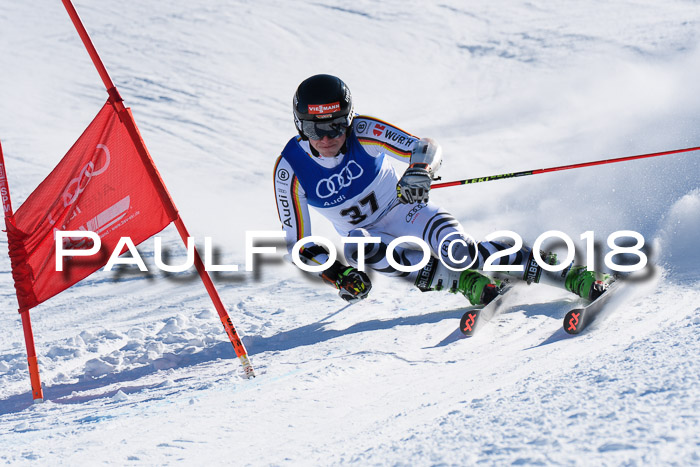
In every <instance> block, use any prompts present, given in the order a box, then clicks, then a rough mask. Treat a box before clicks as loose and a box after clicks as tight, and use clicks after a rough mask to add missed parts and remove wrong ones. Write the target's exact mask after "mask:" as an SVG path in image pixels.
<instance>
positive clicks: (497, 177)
mask: <svg viewBox="0 0 700 467" xmlns="http://www.w3.org/2000/svg"><path fill="white" fill-rule="evenodd" d="M699 150H700V146H698V147H694V148H686V149H674V150H672V151H663V152H653V153H650V154H639V155H636V156H627V157H618V158H615V159H604V160H600V161H593V162H582V163H580V164H571V165H560V166H559V167H549V168H547V169H535V170H524V171H522V172H513V173H505V174H499V175H489V176H486V177H475V178H467V179H465V180H457V181H454V182H444V183H435V184H433V185H432V186H431V188H445V187H448V186H456V185H470V184H472V183H481V182H491V181H493V180H502V179H505V178H515V177H524V176H527V175H537V174H543V173H547V172H556V171H558V170H569V169H578V168H581V167H590V166H592V165H602V164H612V163H614V162H624V161H631V160H634V159H644V158H647V157H658V156H666V155H669V154H679V153H682V152H691V151H699Z"/></svg>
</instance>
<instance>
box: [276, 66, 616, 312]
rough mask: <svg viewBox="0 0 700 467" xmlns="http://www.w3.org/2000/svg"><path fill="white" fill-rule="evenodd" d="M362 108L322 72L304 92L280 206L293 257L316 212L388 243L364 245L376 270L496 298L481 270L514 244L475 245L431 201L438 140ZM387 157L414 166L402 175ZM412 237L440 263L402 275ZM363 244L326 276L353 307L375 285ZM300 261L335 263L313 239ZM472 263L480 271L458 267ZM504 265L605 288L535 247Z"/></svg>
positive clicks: (594, 290)
mask: <svg viewBox="0 0 700 467" xmlns="http://www.w3.org/2000/svg"><path fill="white" fill-rule="evenodd" d="M353 110H354V109H353V103H352V96H351V94H350V90H349V89H348V87H347V86H346V85H345V83H343V81H342V80H340V79H339V78H337V77H335V76H331V75H315V76H312V77H310V78H308V79H306V80H305V81H303V82H302V83H301V84H300V85H299V87H298V89H297V91H296V93H295V95H294V102H293V111H294V121H295V124H296V127H297V130H298V133H299V136H295V137H293V138H292V139H291V140H289V142H288V143H287V145H286V146H285V148H284V150H283V151H282V154H281V155H280V156H279V158H278V159H277V162H276V163H275V169H274V187H275V198H276V200H277V209H278V213H279V218H280V221H281V223H282V228H283V229H284V231H285V233H286V242H287V246H288V250H289V251H290V253H291V250H292V247H293V245H295V244H296V243H297V241H299V240H301V239H302V238H304V237H308V236H310V235H311V223H310V217H309V206H312V207H313V208H315V209H316V210H318V212H320V213H321V214H322V215H323V216H324V217H326V218H327V219H329V220H330V221H331V222H332V223H333V225H334V227H335V229H336V230H337V231H338V233H339V234H340V235H342V236H348V237H379V238H380V239H381V241H380V242H379V243H367V244H366V245H365V246H364V252H365V264H366V265H367V266H369V267H370V268H372V269H374V270H376V271H379V272H381V273H384V274H388V275H392V276H398V277H402V278H404V279H406V280H409V281H412V282H413V283H414V284H415V285H416V286H417V287H418V288H419V289H421V290H423V291H428V290H442V289H444V290H448V291H450V292H452V293H457V292H459V293H462V294H464V296H465V297H467V298H468V299H469V301H470V302H471V303H472V304H485V303H488V302H489V301H491V300H492V299H493V298H494V297H495V296H496V295H497V294H498V290H497V288H496V286H495V285H494V283H492V281H491V280H490V278H489V277H487V276H484V275H482V274H480V273H479V272H477V271H476V270H477V269H481V268H482V267H483V265H484V262H485V260H486V258H487V257H488V256H490V255H491V254H492V253H494V252H496V251H499V250H504V249H506V248H508V247H510V245H508V244H506V243H502V242H480V243H477V244H475V243H474V242H473V241H471V240H470V239H469V238H468V237H465V235H464V231H463V228H462V226H461V225H460V223H459V222H458V221H457V220H456V219H455V218H454V217H453V216H451V215H450V214H449V213H447V212H446V211H445V210H443V209H441V208H439V207H438V206H436V205H434V204H433V203H430V202H429V201H428V195H429V191H430V185H431V181H432V180H434V179H435V177H436V173H437V171H438V169H439V168H440V165H441V164H442V149H441V147H440V146H439V145H438V144H437V143H436V142H435V141H434V140H432V139H430V138H418V137H416V136H413V135H412V134H410V133H407V132H405V131H403V130H401V129H399V128H397V127H395V126H394V125H391V124H389V123H387V122H384V121H382V120H378V119H376V118H372V117H368V116H364V115H356V114H354V112H353ZM387 157H393V158H395V159H398V160H400V161H404V162H406V163H408V168H407V169H406V171H405V172H404V173H403V175H402V176H401V177H398V176H397V174H396V172H395V170H394V168H393V167H392V166H391V165H390V164H389V162H388V161H387ZM402 236H414V237H418V238H420V239H423V241H424V242H425V243H427V244H428V245H429V247H430V253H431V257H430V260H429V261H428V263H427V264H426V265H425V266H424V267H423V268H422V269H420V270H417V271H413V272H401V271H399V270H397V269H396V268H394V267H392V266H391V265H390V264H389V261H388V260H387V258H386V253H387V245H388V244H389V243H390V242H391V241H392V240H393V239H395V238H398V237H402ZM358 248H359V247H358V244H357V243H347V244H346V246H345V251H344V253H345V258H346V260H347V261H348V262H349V263H350V264H349V265H345V264H343V263H341V262H340V261H337V260H336V261H335V262H334V263H333V264H332V265H330V267H328V269H326V270H325V271H323V272H322V273H321V277H322V278H323V279H324V280H325V281H326V282H328V283H330V284H331V285H333V286H334V287H336V288H337V289H338V290H339V294H340V296H341V297H342V298H344V299H345V300H348V301H355V300H360V299H363V298H366V297H367V295H368V293H369V291H370V289H371V283H370V279H369V277H368V276H367V274H365V273H364V272H363V271H360V270H358V269H357V266H358ZM448 252H449V253H450V254H448ZM475 257H476V258H475ZM300 258H301V260H302V261H303V262H304V263H306V264H309V265H318V264H325V263H326V262H327V260H328V250H326V249H325V247H323V246H321V245H318V244H314V243H307V244H305V245H304V246H303V247H302V248H301V250H300ZM423 258H424V252H423V251H422V250H420V249H414V248H411V247H410V245H407V244H405V245H404V246H403V247H401V246H399V247H397V248H396V249H394V252H393V259H394V260H395V261H396V262H397V263H398V264H400V265H403V266H411V265H416V264H418V263H419V262H420V261H421V260H423ZM472 260H474V262H473V264H472V265H471V266H470V268H472V269H468V270H464V271H461V270H458V271H455V270H454V269H460V267H461V265H463V264H470V263H471V262H472ZM498 264H517V265H522V266H524V272H522V273H514V275H516V276H517V277H518V278H519V279H523V280H527V281H528V282H540V281H542V282H546V283H550V284H552V285H559V286H563V287H566V288H567V289H568V290H570V291H572V292H574V293H576V294H578V295H580V296H582V297H585V298H589V299H594V298H596V297H597V296H598V295H600V293H602V290H603V288H604V284H603V283H602V282H601V281H597V280H596V278H595V277H594V273H593V272H592V271H590V272H589V271H586V270H585V267H581V266H571V265H570V266H569V268H568V269H567V270H565V273H564V274H562V273H561V272H557V273H548V272H547V271H545V270H543V269H542V268H541V267H540V266H539V265H537V263H536V262H535V261H534V259H533V256H532V252H531V250H530V248H527V247H523V248H522V249H521V250H519V251H517V252H514V253H512V254H510V255H508V256H503V257H502V258H501V259H500V262H499V263H498Z"/></svg>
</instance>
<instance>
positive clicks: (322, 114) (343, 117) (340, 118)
mask: <svg viewBox="0 0 700 467" xmlns="http://www.w3.org/2000/svg"><path fill="white" fill-rule="evenodd" d="M293 108H294V124H295V125H296V127H297V130H298V131H299V134H300V135H301V137H302V138H303V139H308V138H312V139H321V138H323V137H324V136H329V137H331V138H335V137H338V136H340V135H341V134H342V133H343V132H344V131H346V130H347V128H349V127H350V125H351V124H352V119H353V116H354V115H353V107H352V95H351V94H350V89H348V87H347V86H346V85H345V83H343V81H342V80H341V79H340V78H337V77H335V76H331V75H314V76H312V77H311V78H307V79H305V80H304V81H302V83H301V84H300V85H299V87H298V88H297V92H296V93H295V94H294V105H293Z"/></svg>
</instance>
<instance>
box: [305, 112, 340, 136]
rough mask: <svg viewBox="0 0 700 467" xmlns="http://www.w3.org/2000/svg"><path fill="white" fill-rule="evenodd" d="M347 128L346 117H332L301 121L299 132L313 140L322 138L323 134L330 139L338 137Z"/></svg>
mask: <svg viewBox="0 0 700 467" xmlns="http://www.w3.org/2000/svg"><path fill="white" fill-rule="evenodd" d="M347 129H348V119H347V117H339V118H334V119H333V120H328V121H325V122H319V121H313V120H302V121H301V132H302V133H304V135H305V136H306V137H307V138H309V139H313V140H319V139H323V137H324V136H328V137H329V138H331V139H334V138H338V137H339V136H341V135H342V134H344V133H345V132H346V131H347Z"/></svg>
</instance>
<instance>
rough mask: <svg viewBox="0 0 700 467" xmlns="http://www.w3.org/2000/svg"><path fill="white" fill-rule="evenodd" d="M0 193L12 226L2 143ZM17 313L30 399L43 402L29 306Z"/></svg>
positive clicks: (8, 220)
mask: <svg viewBox="0 0 700 467" xmlns="http://www.w3.org/2000/svg"><path fill="white" fill-rule="evenodd" d="M0 195H1V196H2V208H3V211H4V212H5V223H6V224H12V225H13V226H14V224H15V219H14V217H13V216H14V215H13V213H12V201H11V200H10V186H9V184H8V183H7V170H6V169H5V158H4V156H3V155H2V144H0ZM8 247H9V238H8ZM19 315H20V316H21V318H22V329H23V330H24V344H25V346H26V347H27V363H28V364H29V380H30V382H31V385H32V399H34V402H43V401H44V391H43V390H42V389H41V378H40V377H39V362H38V360H37V358H36V348H35V347H34V333H33V332H32V321H31V319H30V318H29V308H20V309H19Z"/></svg>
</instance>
